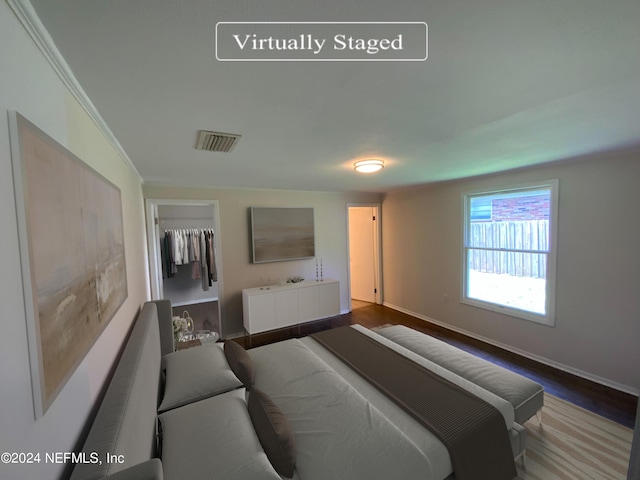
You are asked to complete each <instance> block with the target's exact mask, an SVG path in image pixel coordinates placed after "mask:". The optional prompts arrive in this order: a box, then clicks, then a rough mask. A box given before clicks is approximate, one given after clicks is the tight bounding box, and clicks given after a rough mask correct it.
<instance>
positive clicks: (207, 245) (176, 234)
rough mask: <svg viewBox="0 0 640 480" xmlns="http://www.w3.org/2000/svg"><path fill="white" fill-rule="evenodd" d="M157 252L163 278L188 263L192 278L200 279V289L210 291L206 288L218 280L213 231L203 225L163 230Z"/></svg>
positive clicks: (169, 276) (171, 275) (172, 274)
mask: <svg viewBox="0 0 640 480" xmlns="http://www.w3.org/2000/svg"><path fill="white" fill-rule="evenodd" d="M160 251H161V256H162V270H163V277H164V278H171V277H173V276H174V275H175V274H176V273H178V266H180V265H190V266H191V278H192V279H193V280H201V282H202V289H203V290H205V291H206V290H209V287H211V286H212V285H213V283H214V282H217V281H218V273H217V268H216V258H215V234H214V232H213V230H211V229H203V228H172V229H168V230H165V231H164V239H163V242H162V245H161V249H160Z"/></svg>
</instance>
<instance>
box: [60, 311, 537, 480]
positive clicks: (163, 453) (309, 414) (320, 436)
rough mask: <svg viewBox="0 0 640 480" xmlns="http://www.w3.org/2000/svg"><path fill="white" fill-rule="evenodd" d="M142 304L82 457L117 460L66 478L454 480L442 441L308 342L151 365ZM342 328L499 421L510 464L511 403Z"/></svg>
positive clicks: (516, 452) (153, 314) (520, 445)
mask: <svg viewBox="0 0 640 480" xmlns="http://www.w3.org/2000/svg"><path fill="white" fill-rule="evenodd" d="M156 303H157V302H156ZM150 305H151V306H147V305H145V308H143V311H142V313H141V317H142V318H139V319H138V321H137V324H136V326H135V328H134V332H133V333H132V336H131V339H130V340H129V343H128V344H127V347H126V349H125V353H124V354H123V360H121V362H120V363H121V365H119V366H118V368H117V370H116V374H115V376H114V380H112V384H116V385H115V387H113V388H114V389H115V390H116V392H115V393H114V394H112V393H111V392H110V391H111V390H112V386H110V387H109V389H108V391H107V394H106V396H105V399H104V401H103V405H102V406H101V408H100V410H99V412H98V415H97V418H96V420H95V421H94V425H93V427H92V428H91V431H90V433H89V437H88V438H87V441H86V443H85V446H84V448H83V451H85V452H92V451H93V452H98V454H99V455H100V456H102V455H103V454H104V453H110V454H116V455H118V454H120V455H123V457H124V459H125V462H123V463H122V464H118V465H107V466H105V465H78V466H77V467H76V469H74V472H73V475H72V480H88V479H103V478H109V479H111V480H129V479H133V478H136V479H149V480H151V479H154V480H161V479H168V480H173V479H185V478H187V479H190V480H200V479H202V480H204V479H222V480H236V479H237V480H253V479H282V478H293V479H296V480H328V479H345V480H359V479H362V480H365V479H366V480H371V479H373V480H375V479H380V480H383V479H384V480H387V479H390V478H394V479H396V478H398V479H406V480H411V479H416V480H418V479H420V480H444V479H447V480H452V479H455V478H456V477H455V476H454V473H453V463H452V459H451V456H450V454H449V451H448V450H447V448H446V447H445V446H444V444H443V442H442V441H441V440H440V438H439V437H438V436H437V435H435V434H434V433H432V432H430V431H429V430H428V429H427V428H425V427H424V426H423V424H422V423H421V422H419V421H417V420H416V418H415V417H414V416H413V415H412V414H410V413H408V412H407V411H406V410H405V409H403V408H402V407H400V406H399V405H397V404H396V403H395V402H394V401H392V400H390V399H389V398H388V397H387V396H386V395H385V394H384V393H382V392H381V391H380V390H378V388H377V387H375V386H373V385H372V384H371V383H369V381H368V380H365V379H364V378H363V377H362V376H361V375H360V374H359V373H356V371H354V370H353V368H352V367H351V366H348V365H347V364H346V363H345V362H344V361H343V360H341V359H339V358H338V357H337V356H336V355H335V354H334V353H332V352H331V351H330V350H329V349H327V347H326V346H325V345H324V344H322V343H320V341H319V340H318V339H316V338H314V337H312V336H311V337H306V338H301V339H291V340H286V341H282V342H278V343H275V344H271V345H266V346H262V347H258V348H253V349H249V350H246V351H245V350H244V349H242V348H241V347H239V346H238V344H236V343H235V342H227V343H225V344H224V345H223V344H221V343H218V344H206V345H203V346H201V347H196V348H191V349H188V350H183V351H179V352H174V353H168V354H165V355H161V352H166V346H165V347H162V348H161V347H160V344H163V343H165V344H166V342H167V341H169V340H168V339H170V338H172V335H171V332H170V331H167V328H166V325H165V323H164V321H163V319H162V317H163V316H165V314H163V313H162V312H166V311H167V308H166V304H164V305H163V304H159V305H158V310H159V311H160V312H161V313H160V314H158V313H157V311H156V305H155V304H154V303H153V302H150ZM168 311H169V312H170V308H169V309H168ZM169 314H170V313H169ZM158 326H160V330H161V332H160V334H158V333H157V329H158V328H159V327H158ZM345 328H349V329H352V330H354V331H357V332H358V334H361V335H362V336H366V337H367V341H373V342H376V344H378V343H379V344H381V345H384V347H385V348H388V349H389V350H393V351H394V352H397V353H398V354H400V355H401V356H402V358H403V359H406V361H408V362H410V363H415V364H418V365H420V368H424V369H426V370H429V371H430V372H433V373H436V374H437V375H439V376H442V377H444V378H445V379H447V381H449V382H451V383H452V384H454V385H456V386H457V387H456V388H462V389H464V390H465V391H468V392H472V393H473V394H474V395H477V396H478V397H479V398H481V399H482V400H484V402H486V403H488V404H489V405H491V406H492V407H491V408H492V409H493V410H495V411H496V412H497V415H498V416H499V417H500V419H501V425H502V428H503V429H504V434H505V438H507V439H508V440H507V442H508V449H509V450H510V451H509V452H508V456H509V459H510V461H512V462H513V459H514V458H517V457H518V456H520V455H521V454H522V452H523V451H524V447H525V430H524V428H523V427H522V426H521V425H519V424H518V423H517V422H516V421H515V413H514V407H513V405H512V404H511V403H510V402H509V401H507V400H505V399H503V398H500V397H499V396H498V395H496V394H494V393H492V392H490V391H488V390H486V389H484V388H482V387H480V386H478V385H476V384H474V383H473V382H471V381H469V380H467V379H465V378H463V377H461V376H459V375H456V374H455V373H452V372H451V371H449V370H447V369H446V368H444V367H442V366H440V365H437V364H435V363H434V362H431V361H430V360H428V359H426V358H424V357H423V356H421V355H419V354H417V353H415V352H412V351H410V350H409V349H407V348H405V347H403V346H401V345H399V344H397V343H395V342H393V341H392V340H390V339H388V338H385V337H384V336H382V335H379V334H377V333H375V332H372V331H370V330H368V329H366V328H364V327H361V326H357V325H355V326H351V327H345ZM156 344H157V345H156ZM232 347H233V348H232ZM130 350H131V351H132V352H133V353H131V352H130ZM238 350H240V352H238ZM230 352H231V353H230ZM233 352H235V353H233ZM129 354H130V355H129ZM128 356H131V357H132V358H135V361H132V360H127V358H128ZM160 357H162V360H161V361H159V359H160ZM148 358H151V360H147V359H148ZM123 362H124V363H125V364H124V365H122V363H123ZM153 364H157V369H158V374H157V376H156V373H155V371H154V367H153ZM160 366H161V368H160ZM121 370H123V371H121ZM120 377H123V378H120ZM156 382H157V384H156ZM142 383H144V385H146V386H145V387H140V384H142ZM154 389H155V391H154ZM144 390H146V393H145V392H144ZM150 392H153V395H150ZM150 396H152V397H153V398H152V399H150V398H149V397H150ZM150 405H153V407H150ZM150 408H153V412H152V413H153V415H151V414H150V412H149V409H150ZM114 419H115V420H117V421H114ZM151 419H152V420H151ZM283 432H284V434H283ZM133 437H135V439H133ZM480 450H482V448H481V449H480ZM514 472H515V468H514ZM467 478H468V477H467ZM457 480H459V478H458V479H457Z"/></svg>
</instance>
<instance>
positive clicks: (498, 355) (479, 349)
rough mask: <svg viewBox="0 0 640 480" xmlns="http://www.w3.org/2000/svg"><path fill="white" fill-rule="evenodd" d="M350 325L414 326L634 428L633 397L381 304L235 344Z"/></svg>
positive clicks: (253, 343)
mask: <svg viewBox="0 0 640 480" xmlns="http://www.w3.org/2000/svg"><path fill="white" fill-rule="evenodd" d="M352 324H360V325H363V326H365V327H367V328H374V327H379V326H381V325H385V324H392V325H406V326H408V327H411V328H415V329H416V330H420V331H421V332H424V333H427V334H429V335H432V336H434V337H436V338H439V339H441V340H443V341H446V342H447V343H450V344H452V345H455V346H456V347H458V348H461V349H463V350H465V351H467V352H470V353H473V354H474V355H477V356H479V357H482V358H485V359H487V360H489V361H491V362H493V363H496V364H498V365H502V366H503V367H506V368H508V369H510V370H513V371H515V372H518V373H519V374H521V375H524V376H525V377H528V378H531V379H533V380H535V381H537V382H539V383H540V384H542V385H543V386H544V388H545V391H547V392H548V393H550V394H552V395H555V396H556V397H559V398H562V399H564V400H567V401H569V402H571V403H573V404H576V405H579V406H581V407H583V408H585V409H587V410H590V411H592V412H595V413H597V414H599V415H602V416H603V417H606V418H609V419H611V420H613V421H615V422H618V423H620V424H622V425H625V426H627V427H629V428H633V426H634V422H635V413H636V406H637V397H635V396H633V395H630V394H627V393H624V392H620V391H618V390H614V389H612V388H608V387H605V386H603V385H600V384H598V383H594V382H591V381H589V380H586V379H583V378H581V377H577V376H575V375H572V374H570V373H567V372H563V371H561V370H558V369H555V368H553V367H549V366H547V365H543V364H541V363H539V362H536V361H534V360H530V359H528V358H525V357H522V356H520V355H517V354H514V353H512V352H509V351H506V350H503V349H501V348H499V347H495V346H493V345H489V344H486V343H484V342H481V341H479V340H476V339H473V338H471V337H467V336H466V335H462V334H459V333H457V332H453V331H451V330H448V329H445V328H442V327H440V326H437V325H434V324H431V323H428V322H425V321H423V320H420V319H418V318H415V317H412V316H411V315H407V314H404V313H401V312H398V311H396V310H393V309H391V308H388V307H384V306H382V305H374V304H372V305H370V306H365V307H361V308H357V309H354V310H353V311H352V312H350V313H348V314H345V315H339V316H337V317H333V318H328V319H326V320H320V321H317V322H313V323H309V324H305V325H301V326H300V327H292V328H286V329H282V330H277V331H274V332H268V333H264V334H258V335H252V336H251V338H249V337H244V338H239V339H237V341H239V342H240V343H243V344H245V347H246V348H249V347H251V348H253V347H258V346H261V345H266V344H269V343H273V342H278V341H281V340H286V339H288V338H293V337H301V336H306V335H310V334H312V333H315V332H318V331H322V330H326V329H328V328H336V327H340V326H343V325H352Z"/></svg>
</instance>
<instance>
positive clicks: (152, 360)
mask: <svg viewBox="0 0 640 480" xmlns="http://www.w3.org/2000/svg"><path fill="white" fill-rule="evenodd" d="M167 303H168V302H167ZM158 307H160V308H166V307H167V305H165V304H164V303H162V302H160V304H159V305H156V303H155V302H147V303H145V304H144V306H143V308H142V310H141V311H140V313H139V315H138V318H137V320H136V322H135V325H134V327H133V329H132V331H131V335H130V337H129V340H128V342H127V345H126V347H125V349H124V351H123V353H122V357H121V359H120V362H119V363H118V366H117V367H116V370H115V372H114V375H113V379H112V380H111V383H110V385H109V387H108V389H107V392H106V394H105V397H104V399H103V401H102V404H101V406H100V409H99V410H98V414H97V415H96V418H95V420H94V422H93V425H92V427H91V430H90V431H89V435H88V437H87V440H86V442H85V444H84V447H83V449H82V451H83V452H85V453H86V454H87V458H90V457H89V456H90V455H91V454H93V455H95V454H97V458H98V460H99V462H96V463H81V464H78V465H76V467H75V468H74V470H73V472H72V475H71V480H101V479H106V478H113V479H116V478H117V479H128V478H137V479H142V478H145V479H147V478H150V479H153V478H155V479H161V478H162V465H161V463H160V461H159V460H158V459H154V457H155V456H156V439H157V435H156V412H157V402H158V392H159V388H160V360H161V357H162V349H161V335H160V330H161V326H160V324H159V321H158ZM168 308H169V309H170V308H171V306H170V304H169V306H168ZM170 318H171V317H170V316H169V322H168V324H166V325H165V323H166V321H165V322H162V330H164V331H165V334H164V335H163V337H166V331H167V329H168V330H169V340H171V347H170V348H171V349H173V340H172V338H173V335H172V334H171V324H170ZM165 340H166V338H165ZM166 345H168V342H167V343H166ZM166 348H169V347H168V346H167V347H166ZM93 452H95V453H93ZM107 454H109V455H112V456H114V455H115V456H119V457H115V458H118V461H114V462H108V461H107ZM111 458H114V457H111ZM152 459H153V460H152ZM120 460H122V463H120ZM130 467H134V468H133V469H132V470H128V469H129V468H130ZM143 472H144V473H143ZM114 474H117V475H115V476H113V477H112V475H114Z"/></svg>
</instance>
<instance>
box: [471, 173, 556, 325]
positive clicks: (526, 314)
mask: <svg viewBox="0 0 640 480" xmlns="http://www.w3.org/2000/svg"><path fill="white" fill-rule="evenodd" d="M558 183H559V182H558V180H557V179H554V180H546V181H543V182H531V183H526V184H519V185H511V186H506V187H502V188H495V189H491V188H485V189H482V190H474V191H468V192H464V193H463V194H462V206H463V214H462V219H463V239H462V292H461V300H460V301H461V302H462V303H464V304H467V305H471V306H474V307H479V308H483V309H485V310H491V311H494V312H498V313H502V314H505V315H510V316H512V317H516V318H520V319H523V320H529V321H532V322H537V323H540V324H543V325H548V326H554V325H555V304H556V303H555V292H556V258H557V250H558V242H557V232H558V221H557V219H558ZM536 189H549V190H550V205H549V251H548V252H547V254H546V255H547V265H546V276H547V278H546V283H545V287H546V296H545V297H546V298H545V301H546V305H545V314H538V313H535V312H530V311H526V310H521V309H518V308H513V307H508V306H504V305H499V304H497V303H492V302H489V301H484V300H478V299H476V298H470V297H468V296H467V288H468V265H469V262H468V260H467V255H468V252H469V250H471V249H472V247H470V246H469V245H468V230H469V223H470V215H471V211H470V199H471V198H472V197H475V196H480V195H498V194H504V193H511V192H513V193H517V192H518V191H527V190H536ZM476 248H477V247H476Z"/></svg>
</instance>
